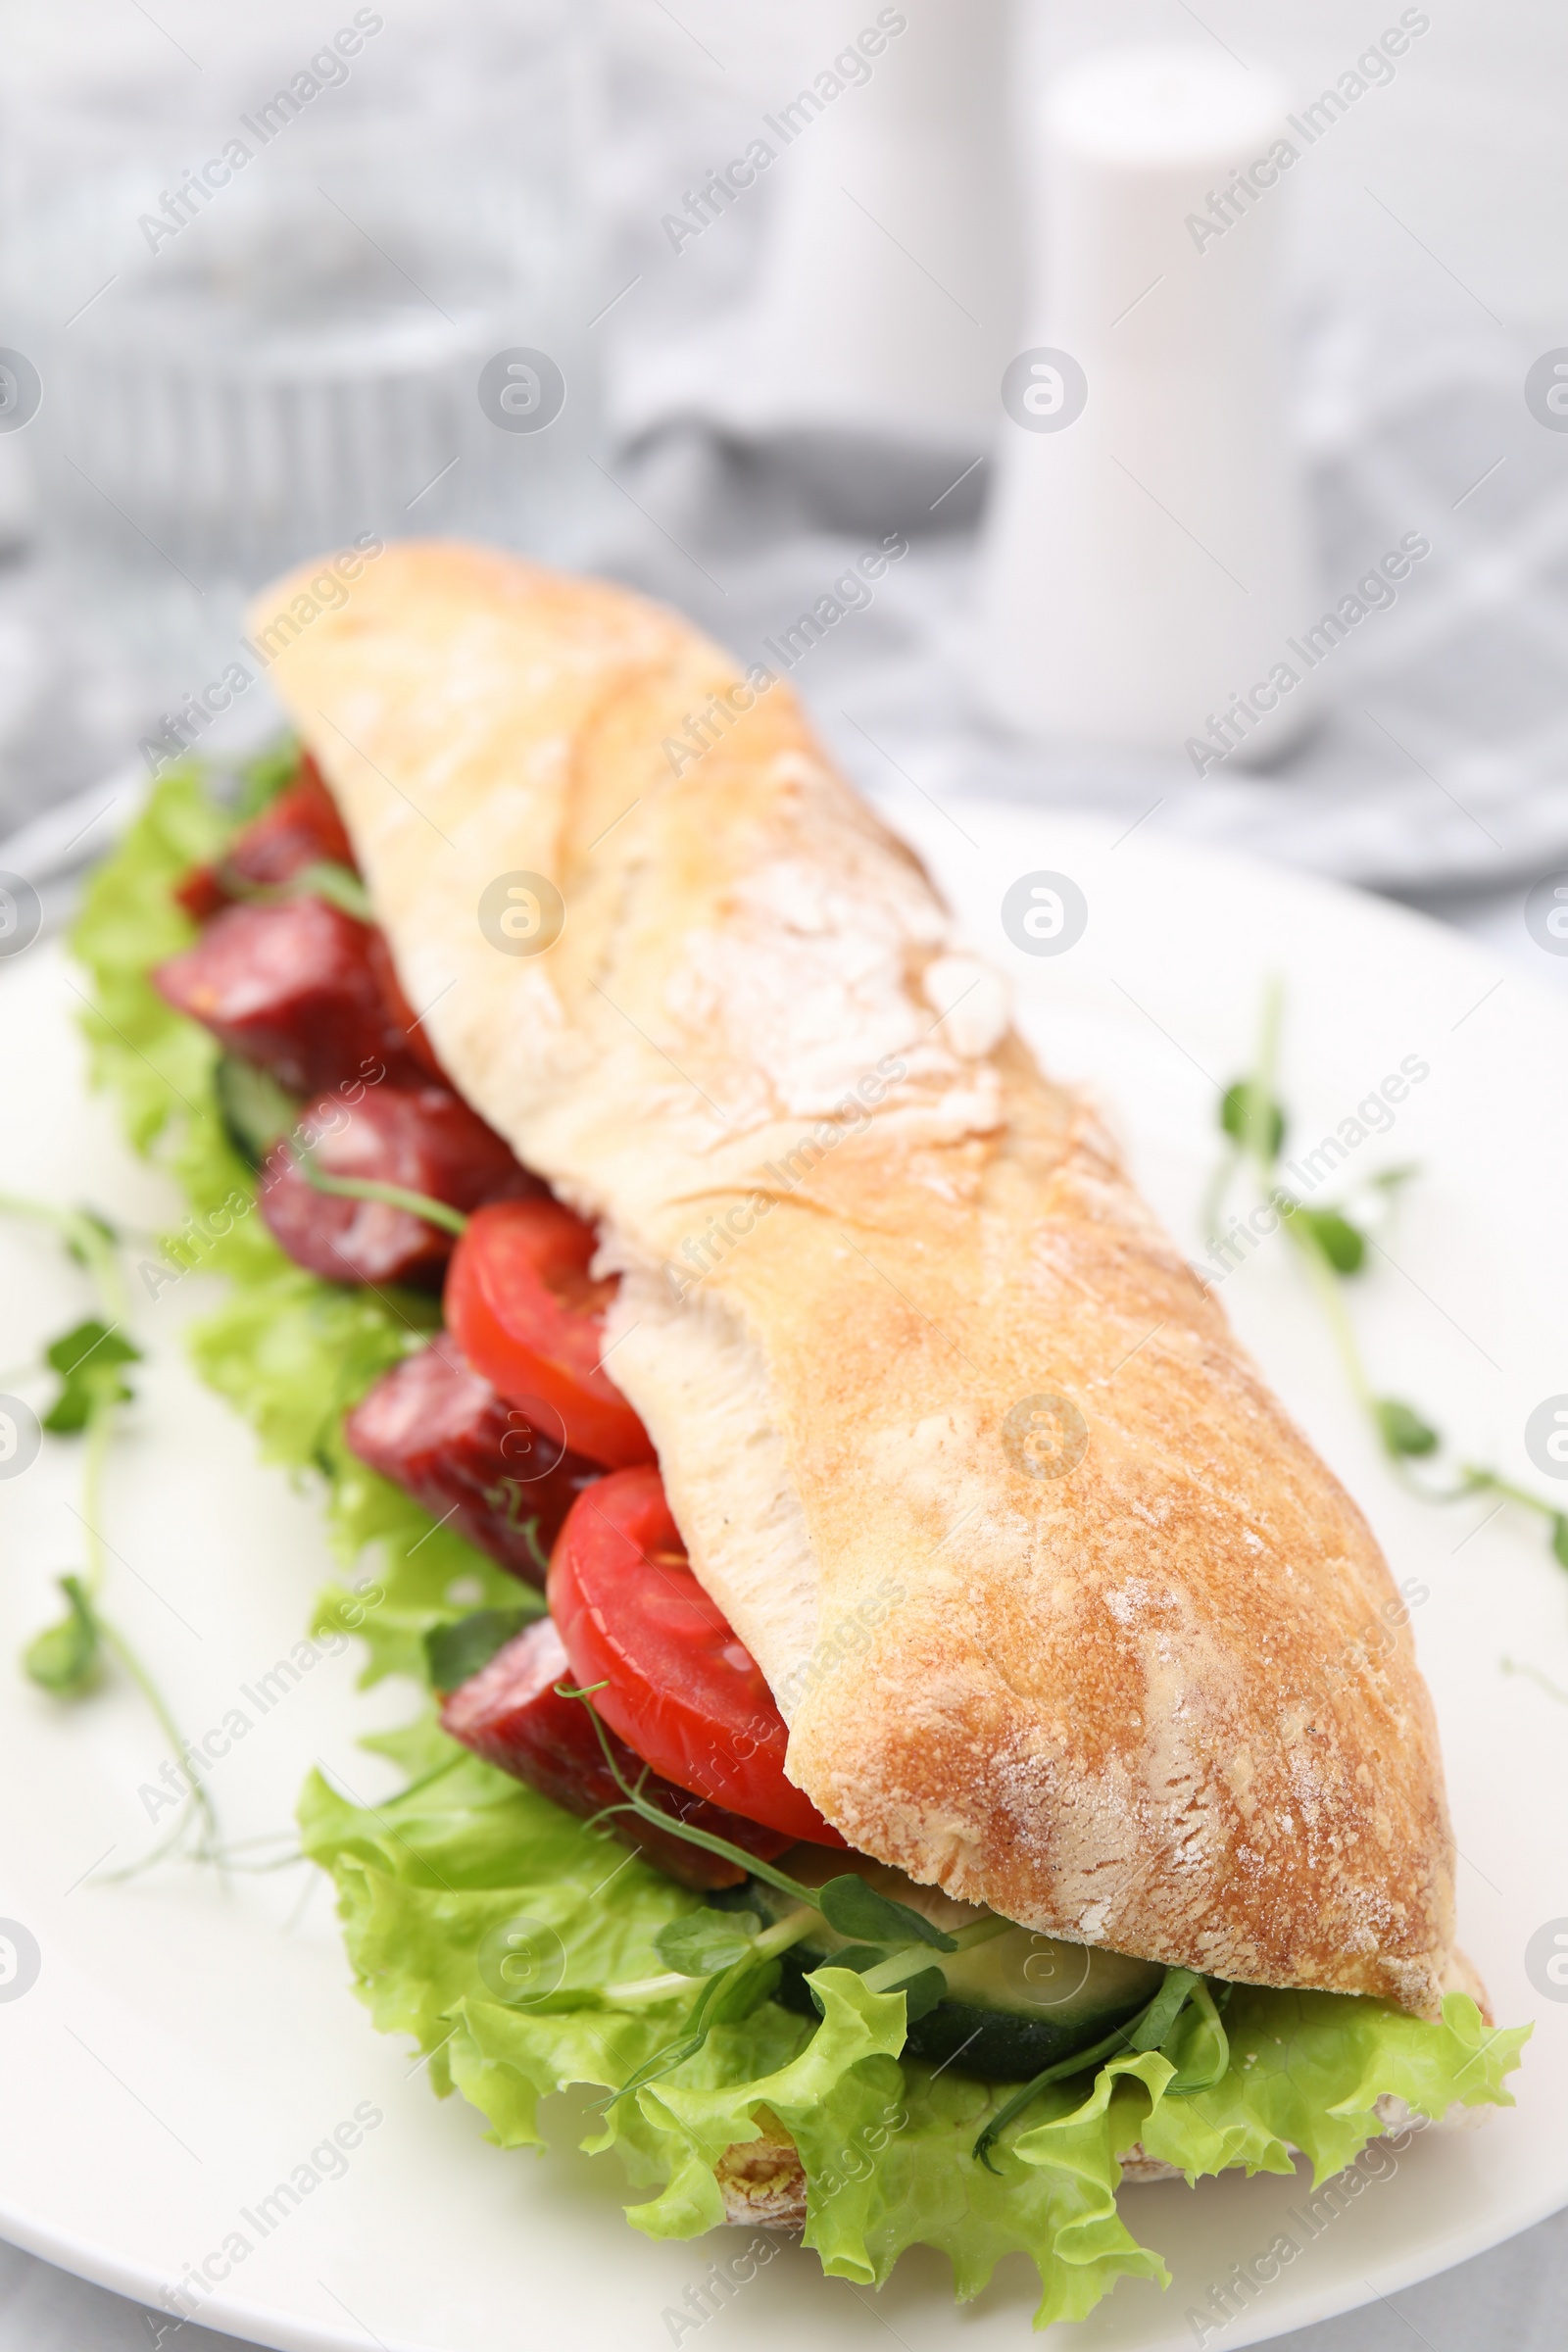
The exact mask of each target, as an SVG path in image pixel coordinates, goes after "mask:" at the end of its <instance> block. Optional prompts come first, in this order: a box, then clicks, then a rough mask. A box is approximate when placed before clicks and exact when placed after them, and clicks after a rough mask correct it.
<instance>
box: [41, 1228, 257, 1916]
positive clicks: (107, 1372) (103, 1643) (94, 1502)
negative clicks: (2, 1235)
mask: <svg viewBox="0 0 1568 2352" xmlns="http://www.w3.org/2000/svg"><path fill="white" fill-rule="evenodd" d="M0 1211H3V1212H4V1213H5V1214H7V1215H10V1216H18V1217H25V1218H28V1219H29V1220H31V1221H32V1222H33V1223H34V1224H40V1225H46V1226H49V1227H50V1228H52V1229H53V1231H54V1232H56V1233H57V1234H58V1235H59V1236H60V1239H61V1241H62V1242H63V1243H64V1245H65V1248H66V1250H67V1251H68V1253H69V1254H70V1256H71V1257H73V1259H74V1260H75V1262H76V1264H77V1265H79V1266H80V1267H81V1268H82V1270H83V1271H84V1272H85V1273H86V1274H87V1275H88V1276H89V1277H90V1278H91V1280H92V1283H93V1286H94V1288H95V1289H96V1291H97V1293H98V1301H99V1305H100V1307H101V1309H102V1313H103V1317H106V1318H107V1320H104V1319H101V1318H100V1317H96V1316H94V1317H89V1318H88V1319H86V1320H85V1321H83V1322H79V1323H76V1324H73V1327H72V1328H71V1330H69V1331H67V1332H63V1333H62V1334H61V1336H60V1338H59V1339H57V1340H55V1341H53V1342H52V1343H51V1345H50V1346H49V1347H48V1348H46V1349H45V1350H44V1354H43V1364H44V1365H46V1366H47V1367H48V1369H49V1370H50V1371H51V1372H53V1373H55V1374H56V1375H57V1376H58V1378H59V1382H60V1388H59V1393H58V1394H57V1396H56V1397H55V1399H54V1402H53V1404H52V1405H51V1406H50V1408H49V1410H48V1411H47V1412H46V1413H45V1414H44V1416H43V1427H44V1428H45V1429H46V1430H48V1431H49V1432H50V1433H51V1435H53V1436H55V1437H80V1438H81V1440H82V1446H83V1451H82V1480H81V1511H80V1514H79V1516H80V1519H81V1524H82V1528H83V1531H84V1539H85V1552H86V1562H85V1569H84V1572H83V1573H81V1574H79V1575H78V1574H77V1573H76V1572H74V1571H70V1572H68V1573H66V1574H65V1575H63V1576H61V1577H60V1578H59V1579H58V1583H59V1587H60V1592H61V1593H62V1596H63V1597H64V1600H65V1603H66V1611H65V1615H64V1616H63V1617H61V1618H60V1619H59V1620H58V1621H57V1622H56V1623H55V1624H53V1625H50V1626H46V1627H45V1628H44V1629H43V1631H42V1632H41V1633H39V1634H35V1635H34V1636H33V1638H32V1640H31V1641H30V1642H28V1643H27V1645H26V1647H25V1649H24V1651H23V1653H22V1664H23V1670H24V1672H25V1674H26V1676H27V1678H28V1680H29V1681H30V1682H33V1683H35V1684H36V1685H37V1686H38V1688H39V1689H40V1690H41V1691H48V1692H49V1693H50V1694H51V1696H53V1697H55V1698H60V1699H78V1698H84V1697H86V1696H87V1694H88V1693H89V1692H90V1691H94V1690H96V1689H97V1688H98V1687H99V1685H100V1684H101V1683H102V1681H103V1679H104V1669H105V1664H106V1661H107V1660H110V1659H112V1660H114V1661H115V1662H116V1663H117V1664H118V1665H119V1666H120V1668H121V1670H122V1671H123V1673H124V1674H125V1675H126V1676H127V1677H128V1679H129V1680H130V1681H131V1682H132V1683H133V1684H134V1685H135V1687H136V1689H137V1690H138V1691H140V1692H141V1695H142V1697H143V1698H144V1699H145V1700H146V1702H147V1705H148V1707H149V1708H150V1710H151V1712H152V1714H153V1717H154V1720H155V1721H156V1722H157V1724H158V1726H159V1729H160V1730H161V1731H162V1732H163V1734H164V1737H165V1739H166V1740H168V1741H169V1743H170V1746H171V1747H172V1750H173V1752H174V1754H175V1755H176V1756H177V1755H180V1754H182V1753H183V1752H184V1741H183V1740H182V1739H181V1737H180V1733H179V1729H178V1726H177V1725H176V1724H175V1722H174V1719H173V1716H172V1713H171V1712H170V1709H169V1706H168V1703H167V1701H166V1700H165V1698H164V1695H163V1693H162V1691H160V1690H159V1688H158V1685H157V1684H156V1683H155V1682H154V1680H153V1678H152V1676H151V1675H150V1674H149V1673H148V1671H147V1669H146V1667H145V1666H144V1665H143V1664H142V1661H141V1659H140V1658H139V1657H138V1655H137V1654H136V1651H135V1650H134V1649H133V1648H132V1646H131V1644H130V1643H129V1642H127V1641H126V1639H125V1637H124V1635H123V1633H122V1632H121V1630H120V1628H119V1627H118V1626H117V1625H116V1624H115V1623H114V1621H113V1620H112V1619H111V1618H110V1617H109V1616H108V1615H106V1613H105V1610H104V1607H103V1592H104V1586H105V1583H106V1581H107V1574H108V1546H107V1545H106V1544H105V1543H104V1538H103V1532H102V1531H103V1474H104V1465H105V1461H106V1459H107V1456H108V1452H109V1446H110V1441H111V1439H112V1438H113V1436H114V1432H115V1426H116V1423H117V1420H118V1418H119V1414H120V1409H121V1407H122V1405H124V1404H128V1403H129V1402H130V1401H131V1398H132V1395H133V1392H132V1389H131V1386H130V1381H129V1378H128V1367H129V1366H130V1365H132V1364H135V1363H139V1362H140V1361H141V1349H140V1348H138V1347H137V1346H136V1345H135V1343H134V1341H132V1340H131V1339H130V1338H129V1337H128V1336H127V1334H126V1333H125V1331H124V1329H123V1323H124V1319H125V1317H126V1316H127V1314H128V1311H129V1299H128V1297H127V1294H126V1289H125V1283H124V1278H123V1273H122V1270H121V1265H120V1259H119V1255H118V1243H119V1236H118V1235H117V1234H116V1232H115V1229H114V1227H113V1226H112V1225H110V1224H109V1223H108V1221H107V1220H106V1219H105V1218H103V1217H101V1216H99V1215H98V1214H97V1212H96V1211H95V1210H92V1209H82V1208H65V1209H63V1208H54V1207H51V1206H50V1205H48V1204H47V1203H46V1202H43V1201H25V1200H20V1199H17V1198H15V1197H13V1196H11V1195H0ZM189 1779H190V1785H189V1788H188V1789H187V1792H186V1796H185V1801H184V1803H183V1804H182V1806H181V1807H180V1810H179V1813H178V1815H177V1817H176V1819H175V1821H174V1823H173V1826H172V1829H171V1831H170V1833H169V1835H168V1836H167V1837H166V1838H163V1839H162V1841H161V1842H160V1843H159V1844H158V1845H156V1846H155V1847H154V1848H153V1850H152V1852H151V1853H149V1854H146V1855H144V1856H143V1857H142V1859H141V1861H140V1862H138V1863H135V1864H133V1865H132V1869H136V1870H142V1869H145V1868H147V1866H148V1865H149V1864H150V1863H152V1862H156V1861H158V1860H160V1859H161V1857H162V1856H163V1855H164V1854H166V1853H168V1852H169V1851H170V1850H171V1849H172V1847H173V1846H175V1845H177V1844H178V1843H179V1842H180V1840H181V1839H182V1838H184V1836H185V1834H186V1833H187V1831H188V1830H189V1829H190V1827H191V1825H192V1823H193V1822H194V1821H196V1820H198V1819H199V1820H200V1823H201V1836H200V1838H199V1840H198V1844H197V1848H196V1852H197V1856H198V1859H202V1860H207V1859H212V1858H214V1855H215V1840H216V1838H217V1831H218V1822H217V1816H216V1814H215V1813H214V1810H213V1803H212V1799H211V1797H210V1796H209V1794H208V1792H207V1790H206V1789H205V1788H204V1787H203V1786H202V1784H201V1782H200V1781H199V1780H197V1779H196V1777H195V1775H194V1774H192V1775H190V1776H189ZM112 1875H114V1876H117V1877H122V1878H123V1877H125V1876H127V1875H128V1873H126V1872H123V1871H122V1872H118V1873H115V1874H112Z"/></svg>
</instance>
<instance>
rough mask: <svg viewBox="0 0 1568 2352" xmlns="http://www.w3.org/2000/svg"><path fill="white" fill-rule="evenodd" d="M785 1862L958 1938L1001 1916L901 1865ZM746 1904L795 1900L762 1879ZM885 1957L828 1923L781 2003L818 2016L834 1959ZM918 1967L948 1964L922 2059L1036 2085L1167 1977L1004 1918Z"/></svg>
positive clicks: (819, 1854) (984, 2077)
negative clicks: (852, 1877)
mask: <svg viewBox="0 0 1568 2352" xmlns="http://www.w3.org/2000/svg"><path fill="white" fill-rule="evenodd" d="M780 1867H781V1868H782V1869H784V1870H786V1871H788V1872H789V1873H790V1875H791V1876H792V1877H793V1878H796V1879H799V1880H801V1881H802V1882H803V1883H804V1884H805V1885H807V1886H819V1885H820V1884H821V1883H822V1882H823V1881H824V1880H826V1879H829V1878H833V1877H835V1876H837V1875H838V1874H840V1873H841V1872H843V1871H844V1870H846V1869H849V1870H854V1871H857V1872H858V1874H859V1875H860V1876H861V1877H862V1878H864V1879H865V1880H866V1881H867V1882H868V1883H869V1884H870V1885H871V1886H872V1887H875V1888H876V1889H877V1891H878V1893H879V1894H885V1895H888V1896H890V1897H891V1898H892V1900H893V1901H895V1902H899V1903H907V1904H908V1905H909V1906H910V1908H911V1909H913V1910H916V1911H919V1912H921V1913H922V1914H923V1915H924V1917H926V1918H927V1919H929V1920H931V1921H932V1922H933V1924H934V1925H935V1926H937V1927H939V1928H944V1929H946V1930H947V1932H948V1934H949V1935H954V1936H956V1935H960V1934H961V1933H962V1931H963V1930H964V1929H965V1928H971V1927H974V1926H975V1925H977V1924H978V1923H980V1922H982V1921H987V1920H990V1919H992V1918H994V1917H995V1914H994V1913H991V1912H988V1911H985V1910H982V1909H980V1908H978V1907H977V1906H976V1905H974V1904H970V1903H959V1902H955V1901H954V1899H953V1897H952V1896H951V1895H947V1894H944V1893H943V1892H942V1890H941V1888H940V1887H918V1886H916V1885H915V1883H914V1882H913V1880H912V1879H907V1878H906V1877H905V1875H904V1873H903V1872H902V1871H900V1870H894V1869H891V1868H890V1867H889V1866H888V1865H887V1864H886V1863H882V1862H871V1861H868V1860H867V1859H865V1858H864V1857H863V1856H861V1855H858V1854H854V1855H845V1854H838V1853H829V1852H827V1851H826V1850H825V1849H824V1848H823V1847H820V1846H798V1847H796V1848H795V1850H794V1851H793V1853H790V1854H787V1855H785V1856H784V1857H783V1860H782V1862H781V1865H780ZM745 1899H746V1901H747V1903H748V1905H749V1906H752V1907H756V1908H760V1909H761V1910H762V1912H763V1914H764V1916H766V1917H769V1918H773V1917H777V1916H778V1914H779V1913H780V1912H782V1911H784V1910H786V1909H788V1908H789V1904H788V1898H787V1897H785V1896H783V1895H781V1894H778V1893H777V1892H775V1890H774V1889H773V1888H772V1887H764V1886H762V1885H761V1884H760V1881H758V1880H755V1879H754V1880H752V1881H750V1882H749V1883H748V1887H747V1890H746V1897H745ZM883 1957H885V1955H884V1954H882V1953H880V1952H873V1953H867V1951H866V1950H865V1948H864V1947H863V1946H852V1944H851V1942H850V1939H849V1937H847V1936H840V1935H837V1934H836V1933H835V1932H834V1930H833V1929H831V1928H830V1927H829V1926H828V1925H827V1923H826V1921H824V1922H823V1924H822V1928H821V1932H820V1933H819V1934H813V1936H811V1938H810V1940H809V1942H807V1943H802V1944H797V1945H795V1946H794V1947H793V1949H791V1950H790V1951H788V1952H785V1953H784V1954H783V1955H782V1963H783V1967H782V1975H781V1978H780V1982H779V1985H778V1989H777V1991H776V1992H775V1993H774V1995H773V1998H774V1999H775V2000H777V2001H780V2002H782V2003H783V2005H784V2006H785V2007H786V2008H787V2009H795V2010H799V2011H800V2012H801V2013H802V2014H804V2015H807V2016H814V2015H815V2013H816V2012H815V2005H814V2003H813V2001H812V1999H811V1992H810V1987H809V1985H808V1984H807V1982H806V1980H807V1978H808V1977H809V1975H810V1973H811V1971H812V1970H813V1969H815V1968H821V1967H824V1966H826V1965H828V1964H830V1963H832V1962H833V1961H835V1960H839V1961H840V1963H841V1965H844V1964H847V1965H849V1966H851V1967H858V1968H862V1969H863V1968H864V1967H865V1966H866V1965H867V1962H868V1960H869V1961H870V1962H872V1963H873V1964H874V1962H875V1961H876V1960H879V1959H881V1958H883ZM920 1965H922V1966H924V1967H925V1968H927V1969H929V1968H931V1967H933V1966H934V1967H936V1968H939V1969H940V1970H941V1972H942V1974H943V1976H944V1977H945V1978H946V1980H947V1986H948V1990H947V1995H946V1997H945V1998H943V1999H941V2000H939V2001H938V2002H937V2003H936V2004H935V2006H934V2007H931V2008H928V2009H927V2010H926V2011H925V2012H924V2014H923V2015H922V2016H919V2017H917V2018H914V2019H912V2020H911V2022H910V2026H909V2035H908V2041H907V2045H906V2046H907V2048H908V2049H909V2050H910V2051H912V2052H913V2053H914V2054H915V2055H916V2056H917V2057H921V2058H930V2059H933V2060H935V2061H936V2062H937V2063H938V2064H939V2065H951V2066H952V2068H953V2070H954V2072H955V2073H956V2074H960V2075H970V2076H973V2077H974V2078H975V2079H976V2080H977V2081H979V2082H1028V2081H1029V2079H1030V2078H1031V2077H1032V2076H1034V2075H1038V2074H1040V2073H1042V2072H1043V2071H1044V2069H1045V2068H1046V2067H1048V2066H1054V2064H1055V2062H1056V2061H1057V2059H1059V2058H1067V2057H1070V2056H1071V2055H1072V2053H1073V2051H1074V2050H1080V2049H1087V2048H1088V2047H1089V2045H1090V2044H1091V2043H1092V2042H1096V2041H1100V2040H1103V2037H1104V2035H1105V2034H1108V2033H1109V2032H1110V2030H1111V2029H1112V2027H1114V2026H1118V2025H1120V2024H1121V2023H1122V2022H1123V2021H1124V2020H1125V2019H1127V2018H1129V2017H1132V2016H1134V2015H1135V2014H1136V2013H1137V2011H1138V2010H1140V2009H1141V2008H1142V2007H1143V2006H1144V2003H1145V2002H1146V2001H1147V2000H1149V1998H1150V1997H1151V1995H1152V1993H1154V1992H1155V1991H1156V1990H1157V1989H1158V1986H1159V1985H1160V1982H1161V1980H1162V1978H1163V1976H1164V1973H1165V1972H1164V1969H1163V1968H1162V1967H1161V1966H1160V1965H1159V1964H1158V1963H1157V1962H1154V1961H1150V1960H1134V1959H1131V1958H1129V1957H1128V1956H1127V1955H1126V1954H1124V1953H1121V1952H1107V1951H1103V1950H1101V1949H1100V1948H1099V1947H1098V1946H1092V1945H1088V1944H1081V1943H1066V1942H1064V1941H1062V1940H1061V1939H1060V1938H1059V1937H1057V1936H1043V1935H1041V1934H1039V1933H1038V1932H1037V1931H1036V1930H1035V1929H1033V1928H1019V1927H1013V1926H1011V1925H1009V1924H1007V1923H1005V1922H999V1925H998V1931H997V1933H996V1934H995V1935H993V1936H990V1937H988V1938H987V1940H986V1941H984V1942H982V1943H976V1944H973V1945H971V1946H970V1947H969V1948H968V1949H967V1950H964V1951H957V1952H930V1953H922V1954H921V1955H920ZM911 1973H912V1971H911Z"/></svg>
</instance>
